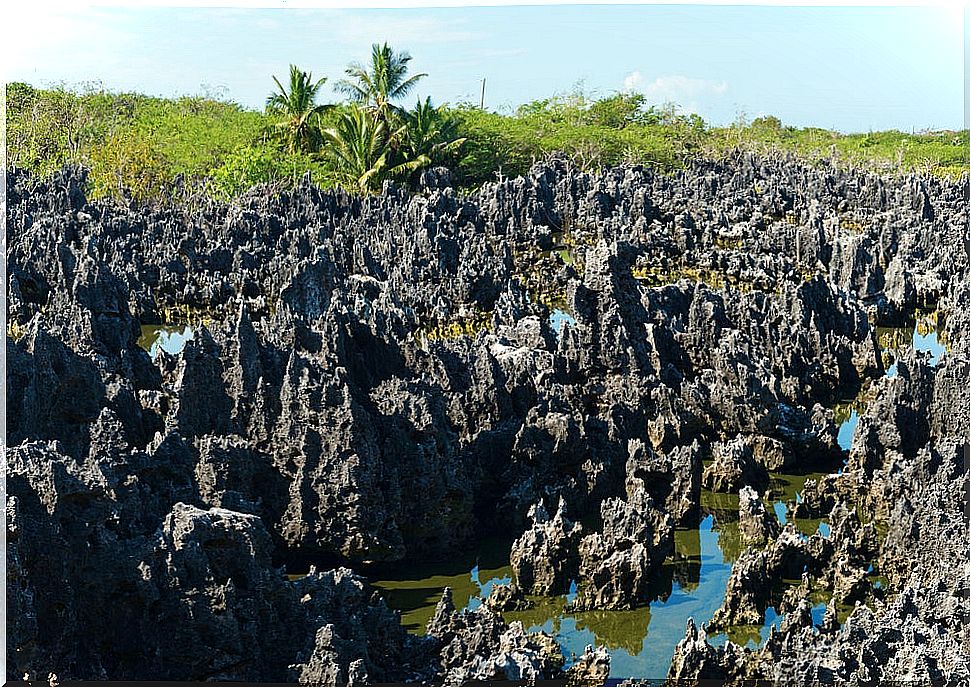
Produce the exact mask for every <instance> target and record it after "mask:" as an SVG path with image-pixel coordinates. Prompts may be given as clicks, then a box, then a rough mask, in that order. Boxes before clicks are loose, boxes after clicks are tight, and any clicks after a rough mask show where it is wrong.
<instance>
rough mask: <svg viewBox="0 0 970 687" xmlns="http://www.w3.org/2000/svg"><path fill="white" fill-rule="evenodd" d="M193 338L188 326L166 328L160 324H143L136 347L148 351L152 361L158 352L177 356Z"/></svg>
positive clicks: (190, 328)
mask: <svg viewBox="0 0 970 687" xmlns="http://www.w3.org/2000/svg"><path fill="white" fill-rule="evenodd" d="M193 336H194V333H193V330H192V327H190V326H188V325H177V326H167V325H160V324H143V325H142V327H141V336H140V337H139V338H138V345H139V346H141V347H142V348H143V349H145V350H146V351H148V355H150V356H151V358H152V360H154V359H155V358H157V357H158V352H159V351H165V352H166V353H168V354H170V355H177V354H178V353H181V352H182V349H184V348H185V344H186V343H188V342H189V341H190V340H191V339H192V338H193Z"/></svg>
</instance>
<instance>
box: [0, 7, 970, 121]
mask: <svg viewBox="0 0 970 687" xmlns="http://www.w3.org/2000/svg"><path fill="white" fill-rule="evenodd" d="M15 12H17V16H15V17H14V18H13V22H12V25H11V28H8V29H7V36H5V39H6V40H5V42H6V43H7V45H6V48H5V53H6V54H5V56H4V66H5V77H6V78H7V79H8V80H22V81H27V82H29V83H32V84H35V85H41V86H42V85H49V84H52V83H58V82H65V83H67V84H69V85H76V84H80V83H82V82H88V81H99V82H101V83H102V84H103V85H104V87H106V88H109V89H112V90H137V91H141V92H145V93H151V94H157V95H181V94H199V93H203V92H210V93H213V92H214V93H219V94H221V95H222V96H223V97H227V98H230V99H232V100H235V101H237V102H239V103H241V104H243V105H246V106H248V107H261V106H262V103H263V102H264V100H265V97H266V94H267V93H268V92H269V90H270V88H271V86H272V82H271V78H270V76H271V75H273V74H276V75H280V76H281V77H282V76H283V75H284V74H285V73H286V71H287V66H288V64H289V63H290V62H293V63H296V64H298V65H299V66H301V67H303V68H305V69H310V70H312V71H313V73H314V75H315V76H324V75H326V76H329V77H330V78H331V82H332V81H336V79H337V78H339V77H340V76H341V75H342V71H343V69H344V68H345V66H346V65H347V63H348V62H350V61H353V60H363V59H366V57H367V55H368V52H369V48H370V44H371V43H372V42H375V41H383V40H387V41H388V42H390V43H391V45H392V46H394V47H397V48H402V49H407V50H409V51H410V52H411V54H412V55H413V56H414V60H413V62H412V66H413V68H414V69H415V70H417V71H424V72H428V73H429V74H430V76H429V77H428V78H427V79H425V80H424V81H423V82H422V84H421V88H420V89H419V90H420V92H421V94H422V95H430V96H431V97H432V99H434V100H435V101H436V102H442V101H447V102H456V101H460V100H470V101H474V102H477V101H478V97H479V89H480V87H481V79H482V78H483V77H486V78H487V87H486V106H487V107H489V108H492V109H511V108H514V107H515V106H517V105H519V104H521V103H523V102H526V101H529V100H532V99H536V98H541V97H548V96H550V95H553V94H556V93H565V92H568V91H570V90H572V89H573V88H574V87H576V85H577V84H582V86H583V87H584V88H585V89H586V90H587V91H588V92H593V93H598V94H608V93H612V92H614V91H618V90H623V89H635V90H639V91H642V92H643V93H645V94H646V95H647V97H648V99H649V100H650V101H651V102H656V103H662V102H665V101H674V102H677V103H679V105H680V106H681V107H682V108H683V109H685V110H688V111H694V112H697V113H699V114H700V115H701V116H703V117H704V118H705V119H706V120H708V121H710V122H712V123H715V124H726V123H730V122H731V121H733V120H734V119H736V118H737V117H738V115H739V114H744V115H746V116H747V117H748V118H749V119H750V118H753V117H756V116H758V115H761V114H768V113H770V114H775V115H777V116H778V117H780V118H781V119H782V120H783V121H784V122H786V123H790V124H796V125H816V126H822V127H827V128H836V129H840V130H843V131H868V130H877V129H886V128H898V129H903V130H910V129H916V130H920V129H924V128H954V129H956V128H962V127H963V122H964V40H965V34H964V28H963V17H964V12H963V10H962V9H961V8H959V7H956V6H953V7H858V8H850V7H771V6H723V5H721V6H702V5H700V6H699V5H680V6H671V5H640V6H631V5H600V6H581V5H579V6H578V5H560V6H533V7H507V6H506V7H462V8H438V9H431V8H424V9H385V10H380V9H359V10H351V9H240V8H209V9H201V8H192V7H98V8H83V7H80V8H73V9H70V8H68V9H64V8H62V9H59V10H54V9H50V8H45V9H44V10H43V11H31V8H30V7H24V8H23V9H21V10H15ZM327 96H328V97H331V94H330V92H329V91H328V93H327ZM332 97H336V96H332Z"/></svg>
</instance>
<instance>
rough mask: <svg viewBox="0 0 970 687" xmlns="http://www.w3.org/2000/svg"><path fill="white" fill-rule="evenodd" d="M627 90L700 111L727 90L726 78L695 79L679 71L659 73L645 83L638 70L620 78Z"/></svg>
mask: <svg viewBox="0 0 970 687" xmlns="http://www.w3.org/2000/svg"><path fill="white" fill-rule="evenodd" d="M623 87H624V89H626V90H627V91H639V92H641V93H643V94H644V95H645V96H646V97H647V100H648V101H649V102H650V103H653V104H665V103H676V104H677V105H678V106H679V107H680V109H681V110H683V111H685V112H688V113H696V114H702V110H704V109H709V108H710V106H712V105H714V104H715V103H716V102H717V101H719V100H720V99H721V98H722V96H724V94H726V93H727V92H728V83H727V81H711V80H709V79H696V78H693V77H689V76H683V75H681V74H672V75H667V76H658V77H657V78H656V79H654V80H653V81H651V82H650V83H648V84H645V85H644V84H643V75H642V74H641V73H640V72H639V71H634V72H631V73H629V74H627V76H626V78H625V79H623Z"/></svg>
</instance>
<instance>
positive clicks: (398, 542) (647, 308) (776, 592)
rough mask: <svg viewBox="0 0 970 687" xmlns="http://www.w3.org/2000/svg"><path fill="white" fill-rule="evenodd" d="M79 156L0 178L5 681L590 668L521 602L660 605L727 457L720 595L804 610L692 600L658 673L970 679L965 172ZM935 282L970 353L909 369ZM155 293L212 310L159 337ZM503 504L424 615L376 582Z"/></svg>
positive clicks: (969, 190)
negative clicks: (89, 161)
mask: <svg viewBox="0 0 970 687" xmlns="http://www.w3.org/2000/svg"><path fill="white" fill-rule="evenodd" d="M84 188H85V172H84V171H83V170H78V169H73V168H66V169H64V170H62V171H61V172H60V173H59V174H56V175H55V176H54V177H53V178H51V179H46V180H41V179H35V178H32V177H30V176H29V175H27V174H25V173H23V172H20V171H18V170H16V169H15V170H11V171H10V172H9V174H8V176H7V203H8V215H7V247H8V253H7V265H8V272H7V273H8V283H7V307H8V318H9V324H8V332H7V343H6V346H7V349H6V356H7V372H6V374H7V430H8V437H7V438H8V444H9V446H10V450H9V453H8V456H7V490H8V493H7V503H6V508H7V556H8V571H7V595H8V627H7V660H8V677H10V678H12V679H19V678H20V677H21V676H23V675H25V674H26V675H28V676H41V677H46V675H47V674H48V673H50V672H54V673H56V674H57V675H58V676H59V677H60V679H62V680H64V679H110V680H137V679H169V680H208V679H217V680H262V681H276V682H279V681H287V680H289V681H297V680H299V681H302V682H306V683H310V682H315V683H322V684H330V683H339V684H343V683H351V684H366V683H372V682H387V681H405V680H406V681H426V682H438V683H440V682H443V683H446V684H461V683H462V682H465V681H468V680H473V679H526V678H557V677H563V676H564V675H565V673H566V672H569V674H570V675H571V676H572V678H574V679H576V680H587V681H592V682H596V681H602V679H603V678H605V676H606V674H608V672H609V665H608V664H609V656H608V655H606V653H605V652H604V651H603V650H602V649H595V650H594V649H590V650H588V651H587V652H586V654H584V655H583V656H581V657H579V659H578V660H576V661H575V662H574V663H572V664H571V667H568V668H567V667H565V666H566V663H567V662H566V660H565V659H566V657H564V656H563V655H562V653H561V652H560V649H559V647H558V646H557V645H556V643H555V641H553V639H552V638H551V637H550V636H548V635H545V634H543V633H541V632H540V633H530V632H528V631H527V628H524V627H523V626H522V624H521V623H517V622H511V623H508V622H506V621H505V620H504V619H503V617H502V608H503V605H508V606H509V607H510V608H511V607H515V606H516V605H519V604H522V603H527V602H526V601H524V598H523V593H527V594H537V595H550V594H562V593H564V592H566V591H567V590H568V588H569V586H570V584H571V583H572V582H576V588H577V594H576V598H575V600H574V602H573V603H574V605H575V606H576V607H577V608H587V609H590V608H598V609H600V608H602V609H620V608H632V607H636V606H638V605H642V604H643V603H645V602H646V600H647V599H646V594H647V589H648V585H649V583H650V581H651V579H652V578H653V576H654V575H655V573H656V571H657V569H658V567H659V566H661V565H662V564H663V563H664V561H665V560H666V559H667V558H668V557H669V556H670V554H671V552H672V551H673V540H674V532H675V530H676V529H677V528H682V527H691V526H693V527H696V525H697V522H698V520H699V518H700V516H701V503H700V501H701V498H700V494H701V488H702V486H703V487H706V488H707V489H710V490H712V491H717V492H724V493H734V494H739V495H740V510H739V519H740V529H741V534H742V541H743V544H744V546H745V549H744V550H743V552H742V554H741V556H740V558H739V559H738V561H737V562H736V563H735V565H734V568H733V569H732V574H731V578H730V580H729V582H728V586H727V590H726V593H725V599H724V603H723V605H722V607H721V609H719V611H718V612H717V614H716V615H715V617H714V618H713V619H712V621H711V626H710V627H709V628H707V629H709V630H712V631H713V630H714V629H716V628H718V627H730V626H732V625H735V624H758V623H760V622H762V621H763V620H764V617H765V616H764V614H765V610H766V609H767V608H768V607H769V606H772V607H773V608H775V609H778V611H779V612H780V613H783V614H784V621H783V623H782V626H781V628H780V630H772V633H771V636H770V637H769V638H768V640H767V641H766V642H765V643H764V645H763V646H761V647H759V648H757V649H751V648H748V647H741V646H739V645H737V644H734V643H732V642H730V641H728V642H727V643H724V644H718V645H712V644H711V643H710V642H709V641H708V639H707V635H706V633H705V629H704V628H701V627H698V626H697V625H695V624H694V623H689V624H688V626H687V627H686V628H685V636H684V640H683V641H682V642H681V643H680V645H679V646H678V648H677V651H676V654H675V656H674V661H673V664H672V665H671V667H670V672H669V676H670V677H671V678H680V679H700V678H721V679H727V680H729V681H740V680H745V679H751V678H759V679H766V680H770V681H773V682H774V683H775V684H798V683H801V682H804V681H805V680H807V679H810V680H818V681H822V682H824V683H835V684H849V685H870V684H877V683H880V682H883V681H886V680H896V679H899V680H902V679H906V680H922V681H924V682H926V681H930V680H940V679H946V680H970V668H968V661H970V631H968V629H967V628H968V627H970V564H968V563H967V561H968V560H970V532H968V521H967V519H966V517H965V503H966V494H967V491H966V490H967V489H968V488H970V487H968V484H970V483H968V468H970V458H968V457H967V453H966V452H965V451H966V446H967V445H968V443H970V344H968V339H967V336H966V334H967V332H968V329H970V279H968V269H967V268H968V263H970V251H968V248H967V247H968V245H970V242H968V221H970V210H968V206H970V180H968V179H966V178H964V179H963V180H962V181H960V182H948V181H941V180H938V179H935V178H932V177H907V178H883V177H878V176H873V175H871V174H868V173H863V172H858V171H852V170H846V169H839V168H835V167H833V166H831V165H828V164H824V163H822V164H816V165H810V164H807V163H803V162H800V161H798V160H796V159H793V158H781V157H766V158H761V157H755V156H751V155H739V156H737V157H735V158H731V159H727V160H723V161H704V160H699V161H695V162H693V163H691V164H690V166H689V167H688V168H687V169H686V170H684V171H683V172H679V173H677V174H674V175H663V174H660V173H658V172H655V171H652V170H650V169H645V168H639V167H635V168H618V169H612V170H607V171H604V172H602V173H600V174H587V173H582V172H580V171H578V170H576V169H574V168H573V167H571V166H570V165H569V164H568V163H567V162H565V161H563V160H560V159H550V160H546V161H544V162H542V163H540V164H537V165H536V166H535V167H534V168H533V169H532V170H531V172H530V173H529V175H528V176H527V177H526V178H517V179H512V180H505V181H501V182H498V183H493V184H488V185H486V186H484V187H483V188H482V189H481V190H479V191H477V192H475V193H473V194H471V195H467V196H464V195H460V194H458V193H456V192H455V191H454V189H452V188H451V186H450V185H449V181H448V178H447V174H446V173H445V172H444V171H443V170H437V171H429V172H426V173H425V174H424V177H423V178H422V184H421V188H419V189H417V190H410V191H409V190H405V189H401V188H397V187H394V186H392V185H390V184H388V185H386V186H385V188H384V190H383V193H382V194H380V195H378V196H373V197H366V198H361V197H357V196H352V195H348V194H345V193H343V192H340V191H322V190H320V189H317V188H315V187H313V186H311V185H310V184H309V183H308V182H305V183H303V184H301V185H300V186H298V187H297V188H296V189H295V190H293V191H292V192H287V193H282V194H271V193H270V192H268V191H266V190H264V189H260V188H256V189H253V190H252V191H251V192H250V193H249V194H248V195H246V196H245V197H243V198H242V199H241V200H239V201H237V202H234V203H232V204H228V205H226V204H219V203H216V202H214V201H209V200H203V199H199V198H195V197H191V196H189V195H188V193H187V192H182V191H180V190H179V189H176V190H175V192H174V197H173V199H172V201H171V202H170V203H166V204H163V205H158V206H151V207H126V206H120V205H115V204H111V203H108V202H89V201H88V200H87V199H86V198H85V194H84ZM917 308H922V309H929V310H936V311H938V313H939V317H940V322H941V325H942V334H941V336H943V337H944V338H945V341H946V342H947V346H948V350H947V352H946V355H945V356H944V358H943V359H942V361H940V363H939V364H938V365H935V366H933V365H931V364H930V363H929V360H928V358H927V356H925V355H923V354H920V353H919V352H915V351H911V352H908V353H906V354H905V355H904V356H903V357H902V358H901V359H900V360H899V361H897V363H896V365H895V368H894V371H893V374H892V375H887V374H886V366H887V362H886V360H885V359H884V357H883V356H882V355H880V347H879V341H878V332H877V327H881V326H892V325H900V324H902V323H905V322H906V321H908V320H909V319H911V318H912V317H913V314H914V312H915V311H916V309H917ZM550 316H554V317H553V318H552V319H551V317H550ZM554 323H555V326H554ZM152 324H167V325H183V324H191V325H193V327H194V330H195V331H194V336H193V337H192V339H191V340H189V341H188V342H187V344H186V345H185V347H184V349H183V350H181V351H180V352H178V353H176V354H169V353H166V352H164V351H162V352H159V353H158V354H157V355H156V356H155V357H154V358H153V357H152V356H150V355H149V354H148V353H147V352H146V351H145V350H144V349H143V348H141V347H139V345H138V340H139V336H140V334H141V327H142V325H152ZM861 393H864V395H865V397H866V398H867V399H870V400H869V401H868V403H867V404H866V406H865V409H864V411H863V412H862V413H861V414H860V419H859V422H858V427H857V429H856V431H855V434H854V437H853V441H852V445H851V450H850V451H849V452H848V455H846V454H845V452H843V450H842V449H841V448H840V447H839V445H838V442H837V432H838V427H837V422H836V417H835V412H834V410H833V407H834V406H835V405H836V404H837V402H839V401H844V400H846V399H852V398H856V397H857V396H859V395H860V394H861ZM779 470H784V471H787V472H796V471H804V472H807V471H810V470H811V471H818V472H823V473H827V474H828V477H826V478H824V479H820V480H811V481H808V482H806V485H805V489H804V490H803V493H802V494H801V497H800V501H799V502H798V503H797V505H795V509H796V513H800V514H802V515H803V516H805V517H814V518H824V519H826V520H827V521H828V523H829V525H830V532H829V533H828V534H827V535H824V534H822V533H821V532H818V533H816V534H814V535H812V536H804V535H801V534H799V533H798V532H797V531H796V530H795V529H794V528H793V527H792V526H791V525H790V524H789V525H782V524H781V523H779V522H778V521H777V519H776V517H775V515H774V514H773V513H772V512H771V510H770V509H767V508H766V507H765V504H764V502H763V500H762V499H763V495H764V493H765V490H766V488H767V486H768V477H767V476H768V472H769V471H779ZM494 532H507V533H509V532H510V533H513V534H514V535H515V542H514V543H513V544H512V546H511V550H510V560H511V563H512V568H513V570H514V573H515V579H514V581H513V584H512V586H511V587H509V588H508V589H505V590H504V591H503V592H502V597H501V598H499V599H497V600H492V601H490V602H489V603H487V604H483V605H481V606H480V607H478V608H477V609H476V610H475V611H470V612H463V611H462V609H456V608H455V605H454V603H453V601H452V599H451V596H450V592H447V591H446V593H445V594H444V596H443V597H442V599H441V601H440V603H439V604H438V608H437V610H436V612H435V614H434V617H433V619H432V620H431V621H430V623H429V625H428V628H427V633H426V634H425V635H422V636H416V635H411V634H408V633H407V632H405V631H404V629H403V628H402V626H401V623H400V619H399V617H398V615H397V613H396V612H395V611H393V610H391V609H390V608H389V607H388V606H387V604H386V603H385V600H384V599H382V598H381V596H380V594H379V593H378V591H377V590H376V589H375V588H374V587H372V586H371V585H370V584H369V583H368V580H367V573H366V571H367V569H368V566H371V565H374V564H378V563H379V564H385V565H387V564H398V565H403V566H406V565H408V563H409V562H410V561H417V560H429V559H436V558H447V557H448V556H449V555H450V554H452V553H453V552H454V551H456V550H463V549H464V548H466V547H469V546H471V545H472V542H473V541H474V540H475V538H476V537H479V536H483V535H487V534H489V533H494ZM311 566H312V567H311ZM873 566H875V567H876V568H878V571H879V573H880V574H881V576H882V577H883V578H884V579H885V584H878V585H877V584H875V583H874V581H873V576H872V575H871V574H870V573H871V571H872V570H873ZM308 568H309V569H310V571H311V572H310V574H309V575H307V576H305V577H302V578H300V579H296V580H291V579H289V577H288V576H287V574H286V573H287V572H289V573H296V572H305V571H306V570H307V569H308ZM819 594H823V595H824V596H825V597H827V598H828V602H827V603H828V610H827V611H826V613H825V618H824V620H823V621H822V622H821V623H816V622H814V621H813V618H812V614H811V612H810V611H809V609H810V608H811V606H812V605H813V604H814V602H815V601H814V600H815V599H817V598H818V595H819ZM840 609H841V610H840ZM657 677H663V676H657Z"/></svg>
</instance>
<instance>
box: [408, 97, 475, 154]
mask: <svg viewBox="0 0 970 687" xmlns="http://www.w3.org/2000/svg"><path fill="white" fill-rule="evenodd" d="M404 119H405V123H406V129H405V132H404V152H405V155H406V156H407V157H408V158H410V159H418V158H421V157H425V158H427V159H428V164H429V165H433V164H437V163H440V162H443V161H444V160H445V159H447V157H448V156H450V155H453V154H454V153H456V152H458V149H459V148H461V146H462V144H463V143H464V142H465V141H466V140H467V139H465V138H459V137H458V121H457V120H456V119H455V118H454V117H451V116H450V115H449V114H448V112H447V110H446V109H445V106H444V105H442V106H440V107H435V106H434V105H432V104H431V98H425V99H424V102H422V101H420V100H419V101H418V102H417V104H415V106H414V109H413V110H411V111H410V112H407V113H405V115H404Z"/></svg>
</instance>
